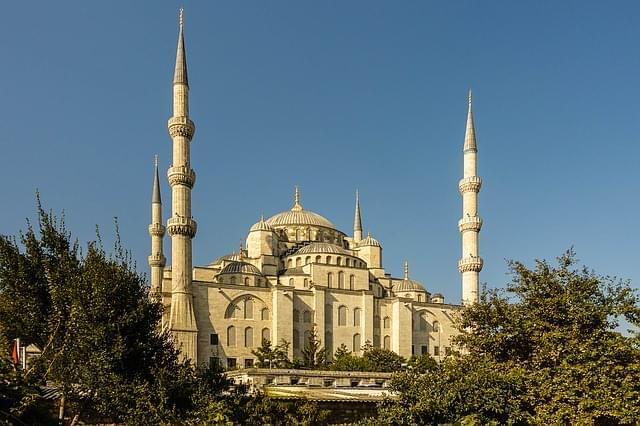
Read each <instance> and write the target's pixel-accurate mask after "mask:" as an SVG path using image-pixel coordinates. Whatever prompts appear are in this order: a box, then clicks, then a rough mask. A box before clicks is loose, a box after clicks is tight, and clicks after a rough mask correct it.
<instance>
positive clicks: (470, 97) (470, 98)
mask: <svg viewBox="0 0 640 426" xmlns="http://www.w3.org/2000/svg"><path fill="white" fill-rule="evenodd" d="M468 99H469V106H471V103H472V102H473V94H472V93H471V89H469V97H468Z"/></svg>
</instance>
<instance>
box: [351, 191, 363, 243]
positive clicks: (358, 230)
mask: <svg viewBox="0 0 640 426" xmlns="http://www.w3.org/2000/svg"><path fill="white" fill-rule="evenodd" d="M360 240H362V218H361V217H360V192H359V191H358V190H357V189H356V212H355V216H354V218H353V241H355V242H356V243H358V242H360Z"/></svg>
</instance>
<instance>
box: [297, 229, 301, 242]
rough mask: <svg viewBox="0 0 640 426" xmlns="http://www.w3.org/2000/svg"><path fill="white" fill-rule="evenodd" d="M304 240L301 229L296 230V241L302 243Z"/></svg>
mask: <svg viewBox="0 0 640 426" xmlns="http://www.w3.org/2000/svg"><path fill="white" fill-rule="evenodd" d="M301 239H302V238H301V237H300V228H296V241H300V240H301Z"/></svg>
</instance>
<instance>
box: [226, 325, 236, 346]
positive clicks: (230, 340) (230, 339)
mask: <svg viewBox="0 0 640 426" xmlns="http://www.w3.org/2000/svg"><path fill="white" fill-rule="evenodd" d="M235 345H236V328H235V327H234V326H229V327H228V328H227V346H235Z"/></svg>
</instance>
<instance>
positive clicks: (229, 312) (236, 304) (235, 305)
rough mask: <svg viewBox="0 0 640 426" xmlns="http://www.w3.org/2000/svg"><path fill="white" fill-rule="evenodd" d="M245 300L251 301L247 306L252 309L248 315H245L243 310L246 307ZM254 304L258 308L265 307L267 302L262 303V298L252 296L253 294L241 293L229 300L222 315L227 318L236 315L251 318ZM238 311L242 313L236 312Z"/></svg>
mask: <svg viewBox="0 0 640 426" xmlns="http://www.w3.org/2000/svg"><path fill="white" fill-rule="evenodd" d="M247 300H251V302H252V303H250V304H249V307H250V308H251V310H252V311H251V316H250V317H247V312H245V310H246V309H247V304H246V301H247ZM256 305H258V306H259V307H260V309H262V308H266V307H267V304H266V303H264V300H262V299H260V298H259V297H257V296H254V295H253V294H246V293H245V294H241V295H240V296H238V297H236V298H235V299H233V300H232V301H231V302H229V304H228V305H227V309H225V312H224V317H225V318H227V319H229V318H238V317H240V318H243V319H253V309H254V308H255V307H256ZM240 312H242V313H241V314H240V315H238V313H240Z"/></svg>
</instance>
